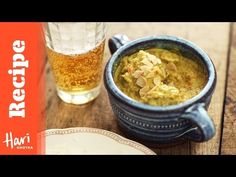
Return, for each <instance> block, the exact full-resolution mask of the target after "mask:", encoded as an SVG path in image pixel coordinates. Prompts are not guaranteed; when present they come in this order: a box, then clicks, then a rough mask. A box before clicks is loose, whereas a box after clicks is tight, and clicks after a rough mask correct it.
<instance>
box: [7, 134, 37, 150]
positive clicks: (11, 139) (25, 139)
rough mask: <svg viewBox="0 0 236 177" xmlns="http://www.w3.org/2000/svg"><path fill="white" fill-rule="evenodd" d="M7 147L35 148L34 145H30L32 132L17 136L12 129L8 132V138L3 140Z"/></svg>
mask: <svg viewBox="0 0 236 177" xmlns="http://www.w3.org/2000/svg"><path fill="white" fill-rule="evenodd" d="M3 143H5V145H6V147H7V148H11V149H23V150H25V149H33V146H30V145H29V144H30V134H29V133H26V134H25V135H23V136H21V137H16V136H14V135H13V133H12V132H11V131H10V132H9V133H6V139H5V140H4V141H3Z"/></svg>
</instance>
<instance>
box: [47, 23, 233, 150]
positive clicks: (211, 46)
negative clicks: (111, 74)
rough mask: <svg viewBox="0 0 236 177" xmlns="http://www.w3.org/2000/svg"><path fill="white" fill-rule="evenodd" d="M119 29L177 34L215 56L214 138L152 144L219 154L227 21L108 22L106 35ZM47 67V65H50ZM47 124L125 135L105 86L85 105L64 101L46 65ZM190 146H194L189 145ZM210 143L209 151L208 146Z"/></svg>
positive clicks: (134, 34)
mask: <svg viewBox="0 0 236 177" xmlns="http://www.w3.org/2000/svg"><path fill="white" fill-rule="evenodd" d="M116 33H125V34H127V35H128V36H129V37H130V39H136V38H138V37H142V36H147V35H161V34H168V35H176V36H180V37H183V38H185V39H189V40H191V41H193V42H195V43H196V44H198V45H199V46H201V47H202V48H203V49H204V50H205V51H206V52H207V53H208V54H209V55H210V56H211V57H212V59H213V61H214V63H215V65H216V68H217V73H218V76H219V79H220V81H219V79H218V83H217V88H216V91H215V94H214V96H213V100H212V104H211V106H210V110H209V113H210V115H211V116H212V117H213V118H214V121H215V124H216V126H217V134H216V136H215V138H214V139H213V140H211V141H209V142H207V143H204V145H203V144H195V143H191V144H190V143H189V142H186V143H184V144H181V145H178V146H173V147H169V148H168V147H165V148H153V150H154V151H155V152H157V153H158V154H205V153H207V154H217V153H218V148H219V139H220V126H221V113H222V106H223V93H224V80H225V68H226V56H227V45H228V33H229V24H228V23H109V24H108V34H107V38H109V37H111V36H112V35H114V34H116ZM109 58H110V54H109V50H108V46H106V48H105V55H104V64H105V63H106V62H107V60H108V59H109ZM47 67H48V65H47ZM47 71H48V72H47V109H46V112H47V128H48V129H49V128H66V127H77V126H88V127H97V128H102V129H106V130H111V131H114V132H117V133H119V134H121V135H124V134H123V133H122V132H121V131H120V130H119V129H118V127H117V123H116V119H115V117H114V115H113V113H112V111H111V107H110V104H109V101H108V98H107V93H106V90H105V88H104V86H102V91H101V94H100V96H99V97H98V98H97V99H96V100H95V101H94V102H92V103H89V104H86V105H84V106H73V105H69V104H65V103H63V102H62V101H61V100H60V99H59V98H58V97H57V96H56V92H55V86H54V83H53V78H52V75H51V72H50V69H47ZM190 147H191V148H190ZM209 147H210V151H209V150H208V148H209Z"/></svg>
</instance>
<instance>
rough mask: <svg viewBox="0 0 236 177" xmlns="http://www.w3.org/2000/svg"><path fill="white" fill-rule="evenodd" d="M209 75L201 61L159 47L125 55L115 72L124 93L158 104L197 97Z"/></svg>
mask: <svg viewBox="0 0 236 177" xmlns="http://www.w3.org/2000/svg"><path fill="white" fill-rule="evenodd" d="M207 76H208V75H207V71H206V69H205V67H203V66H202V64H201V63H200V62H199V61H197V60H195V59H189V58H186V57H184V56H182V55H181V54H180V53H178V52H173V51H169V50H165V49H159V48H151V49H148V50H140V51H138V52H136V53H134V54H132V55H129V56H125V57H123V58H122V59H121V60H120V62H119V63H117V64H116V65H115V70H114V73H113V77H114V81H115V83H116V85H117V86H118V88H119V89H120V90H121V91H122V92H123V93H125V94H126V95H127V96H129V97H131V98H133V99H135V100H137V101H139V102H142V103H145V104H149V105H156V106H166V105H174V104H179V103H181V102H184V101H186V100H188V99H190V98H192V97H194V96H195V95H197V94H198V93H199V92H200V91H201V90H202V89H203V87H204V86H205V84H206V82H207Z"/></svg>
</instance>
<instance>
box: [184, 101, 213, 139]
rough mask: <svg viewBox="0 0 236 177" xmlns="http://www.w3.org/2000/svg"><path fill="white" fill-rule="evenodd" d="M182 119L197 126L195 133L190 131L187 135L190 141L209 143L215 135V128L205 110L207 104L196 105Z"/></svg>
mask: <svg viewBox="0 0 236 177" xmlns="http://www.w3.org/2000/svg"><path fill="white" fill-rule="evenodd" d="M181 118H182V119H185V120H186V119H188V120H189V121H190V122H192V123H193V125H194V126H196V128H195V129H192V130H193V131H188V133H187V134H186V135H185V136H186V137H187V138H188V139H190V140H193V141H198V142H201V141H208V140H210V139H211V138H212V137H213V136H214V135H215V126H214V123H213V121H212V119H211V118H210V117H209V115H208V113H207V111H206V109H205V103H198V104H194V105H193V106H191V107H190V108H188V109H187V110H186V111H185V113H184V114H183V115H181Z"/></svg>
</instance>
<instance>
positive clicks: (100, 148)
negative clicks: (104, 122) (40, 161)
mask: <svg viewBox="0 0 236 177" xmlns="http://www.w3.org/2000/svg"><path fill="white" fill-rule="evenodd" d="M45 135H46V154H137V155H138V154H149V155H155V153H154V152H153V151H152V150H150V149H148V148H147V147H145V146H143V145H142V144H140V143H137V142H134V141H131V140H128V139H126V138H124V137H122V136H120V135H118V134H115V133H113V132H110V131H106V130H102V129H96V128H87V127H79V128H67V129H50V130H47V131H46V134H45Z"/></svg>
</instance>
